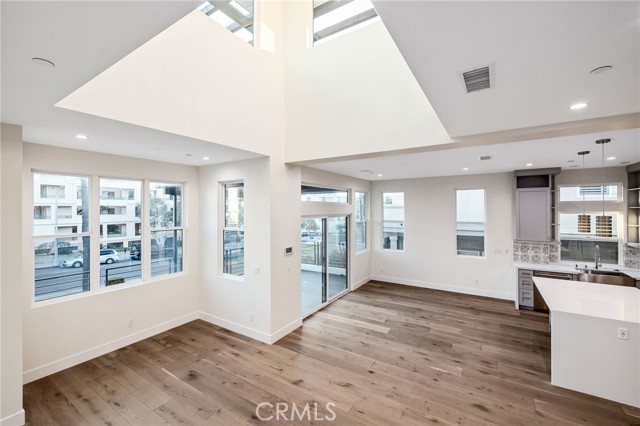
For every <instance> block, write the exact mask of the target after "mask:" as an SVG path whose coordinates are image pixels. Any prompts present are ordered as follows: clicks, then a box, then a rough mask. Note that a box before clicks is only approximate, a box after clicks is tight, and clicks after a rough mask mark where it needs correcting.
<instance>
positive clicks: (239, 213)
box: [222, 182, 244, 276]
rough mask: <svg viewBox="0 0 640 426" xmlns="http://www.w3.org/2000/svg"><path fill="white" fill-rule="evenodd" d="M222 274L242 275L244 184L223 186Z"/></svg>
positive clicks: (234, 183) (235, 183)
mask: <svg viewBox="0 0 640 426" xmlns="http://www.w3.org/2000/svg"><path fill="white" fill-rule="evenodd" d="M223 191H224V227H223V230H222V253H223V257H222V272H223V273H225V274H230V275H237V276H243V275H244V183H243V182H233V183H225V184H223Z"/></svg>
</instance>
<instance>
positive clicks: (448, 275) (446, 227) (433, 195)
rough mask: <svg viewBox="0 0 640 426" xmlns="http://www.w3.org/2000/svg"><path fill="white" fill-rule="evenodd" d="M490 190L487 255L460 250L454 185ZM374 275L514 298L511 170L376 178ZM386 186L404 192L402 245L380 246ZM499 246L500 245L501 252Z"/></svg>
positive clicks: (386, 279) (372, 202) (372, 186)
mask: <svg viewBox="0 0 640 426" xmlns="http://www.w3.org/2000/svg"><path fill="white" fill-rule="evenodd" d="M480 188H484V189H485V190H486V211H487V216H486V228H485V229H486V230H485V232H486V234H485V251H486V258H474V257H464V256H458V255H457V254H456V234H455V230H456V193H455V190H456V189H480ZM371 192H372V201H371V217H372V221H373V227H372V230H373V232H372V239H371V241H372V257H371V264H372V268H371V273H372V278H373V279H378V280H382V281H388V282H395V283H400V284H411V285H416V286H420V287H430V288H437V289H442V290H448V291H454V292H464V293H469V294H477V295H482V296H489V297H497V298H503V299H509V300H513V297H514V295H515V292H514V286H515V281H514V279H513V255H512V253H511V251H512V246H513V215H514V205H513V197H514V178H513V173H498V174H489V175H475V176H451V177H440V178H422V179H406V180H394V181H383V182H373V183H372V185H371ZM382 192H404V193H405V195H404V201H405V240H404V251H389V250H383V249H382V232H381V219H382V218H381V216H382ZM497 251H500V252H499V253H498V252H497Z"/></svg>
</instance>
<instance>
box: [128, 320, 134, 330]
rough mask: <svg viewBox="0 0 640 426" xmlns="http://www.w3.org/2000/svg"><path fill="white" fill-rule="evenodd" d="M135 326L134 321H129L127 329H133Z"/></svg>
mask: <svg viewBox="0 0 640 426" xmlns="http://www.w3.org/2000/svg"><path fill="white" fill-rule="evenodd" d="M133 325H134V322H133V320H132V319H130V320H129V321H127V327H129V328H131V327H133Z"/></svg>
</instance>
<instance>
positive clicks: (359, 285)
mask: <svg viewBox="0 0 640 426" xmlns="http://www.w3.org/2000/svg"><path fill="white" fill-rule="evenodd" d="M369 281H371V277H370V276H369V277H365V278H363V279H361V280H360V281H358V282H357V283H354V284H353V285H352V286H351V291H353V290H357V289H359V288H360V287H362V286H363V285H365V284H366V283H368V282H369Z"/></svg>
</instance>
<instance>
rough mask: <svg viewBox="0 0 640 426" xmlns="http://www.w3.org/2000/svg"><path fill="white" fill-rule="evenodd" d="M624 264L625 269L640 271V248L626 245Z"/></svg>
mask: <svg viewBox="0 0 640 426" xmlns="http://www.w3.org/2000/svg"><path fill="white" fill-rule="evenodd" d="M622 264H623V265H624V267H625V268H632V269H640V247H635V246H630V245H628V244H625V245H624V254H623V261H622Z"/></svg>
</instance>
